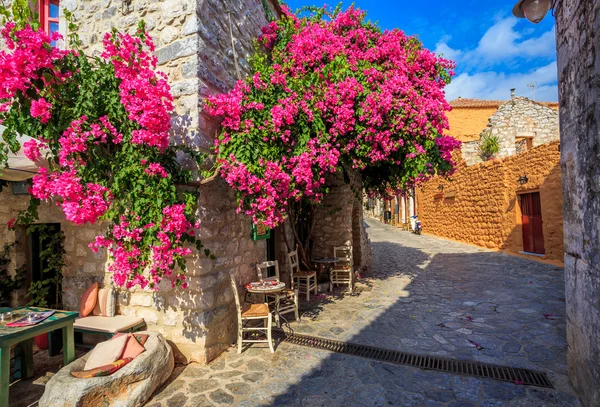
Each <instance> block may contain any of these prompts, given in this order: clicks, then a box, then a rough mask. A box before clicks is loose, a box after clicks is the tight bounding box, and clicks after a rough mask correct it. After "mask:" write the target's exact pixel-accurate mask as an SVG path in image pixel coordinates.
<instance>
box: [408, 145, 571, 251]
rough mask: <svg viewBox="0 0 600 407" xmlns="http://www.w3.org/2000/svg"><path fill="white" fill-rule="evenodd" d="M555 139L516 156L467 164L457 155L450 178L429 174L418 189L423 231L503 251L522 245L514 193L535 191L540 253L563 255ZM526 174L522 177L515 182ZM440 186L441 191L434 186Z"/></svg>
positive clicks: (419, 213)
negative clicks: (542, 247) (521, 180)
mask: <svg viewBox="0 0 600 407" xmlns="http://www.w3.org/2000/svg"><path fill="white" fill-rule="evenodd" d="M559 162H560V151H559V143H558V141H554V142H551V143H549V144H545V145H543V146H539V147H536V148H534V149H532V150H530V151H527V152H524V153H522V154H519V155H517V156H512V157H507V158H504V159H496V160H492V161H487V162H484V163H480V164H477V165H474V166H467V165H466V163H465V162H464V160H461V159H460V158H459V162H458V167H457V171H456V173H455V174H454V175H453V176H452V181H447V180H444V179H441V178H435V179H433V180H431V181H429V182H428V183H426V184H425V185H424V186H423V188H422V189H421V190H420V191H418V194H417V202H418V215H419V218H420V220H421V222H422V225H423V232H424V233H430V234H434V235H437V236H442V237H446V238H450V239H453V240H458V241H462V242H466V243H471V244H475V245H478V246H482V247H487V248H490V249H500V250H506V251H509V252H515V253H516V252H519V251H522V250H523V237H522V229H521V212H520V207H519V202H518V196H517V194H519V193H526V192H534V191H539V193H540V198H541V202H542V219H543V234H544V243H545V249H546V255H545V258H546V259H548V260H554V261H557V262H561V261H562V259H563V242H562V239H563V234H562V228H563V224H562V216H561V210H562V194H561V177H560V167H559ZM522 175H527V177H528V182H527V183H526V184H524V185H520V184H519V183H518V181H517V180H518V178H519V177H520V176H522ZM440 185H443V190H442V191H440V188H439V187H440Z"/></svg>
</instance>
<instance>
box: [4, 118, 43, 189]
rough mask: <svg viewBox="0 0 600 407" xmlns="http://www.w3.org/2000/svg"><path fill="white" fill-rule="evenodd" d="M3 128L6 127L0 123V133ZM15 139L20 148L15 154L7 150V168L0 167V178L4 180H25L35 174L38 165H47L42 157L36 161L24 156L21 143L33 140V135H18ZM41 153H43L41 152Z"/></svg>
mask: <svg viewBox="0 0 600 407" xmlns="http://www.w3.org/2000/svg"><path fill="white" fill-rule="evenodd" d="M4 129H6V127H4V126H2V125H0V134H2V133H3V132H4ZM17 140H18V141H19V143H20V144H21V149H20V150H19V152H17V153H16V154H14V153H13V152H11V151H9V152H8V168H2V167H0V179H3V180H5V181H25V180H27V179H29V178H33V176H34V175H35V174H37V172H38V168H39V167H48V162H47V161H46V159H44V158H43V157H42V158H40V159H39V160H37V161H36V162H33V161H31V160H30V159H29V158H27V157H25V153H24V152H23V143H25V142H26V141H29V140H33V137H29V136H18V137H17ZM42 155H44V154H43V153H42Z"/></svg>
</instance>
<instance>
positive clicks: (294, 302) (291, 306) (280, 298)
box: [256, 260, 300, 328]
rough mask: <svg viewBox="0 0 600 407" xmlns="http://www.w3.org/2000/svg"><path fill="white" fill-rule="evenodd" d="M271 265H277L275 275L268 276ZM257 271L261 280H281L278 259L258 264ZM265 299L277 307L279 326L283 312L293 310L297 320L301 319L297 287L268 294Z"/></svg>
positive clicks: (276, 321)
mask: <svg viewBox="0 0 600 407" xmlns="http://www.w3.org/2000/svg"><path fill="white" fill-rule="evenodd" d="M269 267H275V277H267V276H268V269H269ZM256 271H257V273H258V278H259V280H260V281H269V280H275V279H276V280H277V281H281V279H280V277H279V262H278V261H277V260H275V261H265V262H263V263H260V264H257V265H256ZM265 300H266V301H267V304H269V305H270V306H273V307H274V308H275V324H276V325H277V327H278V328H280V327H281V322H280V321H279V316H280V315H282V314H288V313H290V312H292V311H293V312H294V316H295V317H296V321H298V320H300V315H299V313H298V290H297V289H289V288H286V289H285V290H283V291H280V292H278V293H275V294H266V295H265Z"/></svg>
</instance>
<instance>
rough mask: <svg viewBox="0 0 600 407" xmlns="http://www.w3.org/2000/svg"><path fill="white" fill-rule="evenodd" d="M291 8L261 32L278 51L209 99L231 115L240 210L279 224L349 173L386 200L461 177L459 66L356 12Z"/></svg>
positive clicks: (225, 131) (221, 150)
mask: <svg viewBox="0 0 600 407" xmlns="http://www.w3.org/2000/svg"><path fill="white" fill-rule="evenodd" d="M283 10H284V11H283V16H282V17H281V19H279V20H277V21H273V22H271V23H269V25H268V26H266V27H264V28H263V30H262V36H261V37H260V38H259V42H260V43H262V44H263V45H264V46H265V48H266V51H267V52H268V57H269V58H267V59H266V60H260V61H259V63H258V64H257V65H256V69H257V70H256V72H254V73H253V75H252V76H251V77H249V78H248V79H247V80H245V81H238V83H237V84H236V85H235V87H234V88H233V90H231V91H230V92H228V93H225V94H220V95H214V96H210V97H208V99H207V112H208V113H209V114H211V115H213V116H218V117H220V118H221V119H222V121H221V125H222V132H221V134H220V135H219V136H218V137H217V138H216V139H215V151H216V152H217V154H218V163H219V164H220V169H219V171H220V172H221V175H222V177H223V178H224V179H225V180H226V181H227V183H228V184H229V185H230V186H231V187H232V188H233V189H234V190H236V192H237V194H238V203H239V208H238V211H239V212H241V213H245V214H247V215H249V216H251V217H252V220H253V222H254V223H258V222H261V223H263V224H265V225H266V226H268V227H275V226H277V225H279V224H281V223H282V222H283V221H284V220H285V219H286V218H287V214H288V211H289V206H290V202H296V201H299V200H302V199H305V200H307V201H309V202H311V203H319V202H320V201H321V200H322V198H323V194H324V193H325V192H326V187H325V179H326V176H327V174H331V173H335V172H337V171H339V170H340V169H341V168H348V169H353V170H356V171H357V172H359V173H360V177H361V180H362V182H363V185H362V186H363V188H364V189H365V190H366V191H367V193H369V194H372V195H375V194H377V195H379V196H385V197H387V196H393V195H396V194H398V193H403V192H404V191H407V190H410V189H411V188H413V187H414V186H416V185H418V184H420V183H423V182H425V181H427V180H428V179H430V178H431V177H433V176H436V175H444V176H446V175H450V174H451V173H452V172H453V167H454V166H455V163H454V161H453V152H454V151H456V149H457V148H459V147H460V142H459V141H457V140H456V139H454V138H452V137H449V136H446V135H444V131H445V130H447V129H448V119H447V117H446V115H445V113H446V112H447V111H449V110H450V105H449V104H448V102H447V101H446V99H445V95H444V87H445V86H446V84H447V83H448V81H449V78H450V76H451V75H453V72H452V69H453V68H454V63H453V62H451V61H448V60H446V59H443V58H440V57H438V56H436V55H435V54H434V53H432V52H431V51H429V50H427V49H425V48H423V47H422V45H421V43H420V42H419V41H418V40H417V39H416V38H414V37H409V36H407V35H405V34H404V33H403V32H402V31H400V30H389V31H383V32H382V31H380V30H378V29H377V27H375V26H374V25H373V24H371V23H368V22H367V21H366V18H365V16H366V13H364V12H363V11H361V10H359V9H356V8H354V7H350V8H348V9H347V10H345V11H341V12H336V13H330V12H328V11H327V9H323V10H322V15H319V16H321V18H318V17H317V16H316V15H313V16H304V15H303V17H302V18H299V17H297V16H295V15H294V14H292V13H291V12H290V11H289V9H287V8H285V7H284V8H283ZM257 162H258V165H257Z"/></svg>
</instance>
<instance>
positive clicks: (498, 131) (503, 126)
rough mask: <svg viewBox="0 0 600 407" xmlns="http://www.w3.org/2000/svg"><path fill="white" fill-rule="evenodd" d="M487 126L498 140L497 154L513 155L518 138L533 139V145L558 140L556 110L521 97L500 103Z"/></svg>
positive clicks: (500, 155) (503, 155) (502, 155)
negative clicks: (498, 149) (498, 150)
mask: <svg viewBox="0 0 600 407" xmlns="http://www.w3.org/2000/svg"><path fill="white" fill-rule="evenodd" d="M490 128H491V134H492V135H494V136H496V137H498V138H499V140H500V152H499V153H498V154H497V155H496V156H497V157H508V156H511V155H515V154H516V153H517V147H516V144H515V143H516V141H517V139H518V138H522V137H529V138H533V146H534V147H536V146H539V145H542V144H546V143H549V142H551V141H555V140H558V139H559V130H558V112H557V111H555V110H553V109H550V108H549V107H546V106H543V105H540V104H538V103H535V102H532V101H531V100H529V99H527V98H525V97H515V98H513V99H511V100H509V101H508V102H506V103H505V104H503V105H501V106H500V107H499V108H498V111H497V112H496V113H494V114H493V115H492V116H491V117H490Z"/></svg>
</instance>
